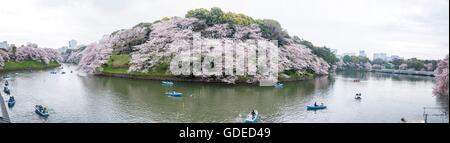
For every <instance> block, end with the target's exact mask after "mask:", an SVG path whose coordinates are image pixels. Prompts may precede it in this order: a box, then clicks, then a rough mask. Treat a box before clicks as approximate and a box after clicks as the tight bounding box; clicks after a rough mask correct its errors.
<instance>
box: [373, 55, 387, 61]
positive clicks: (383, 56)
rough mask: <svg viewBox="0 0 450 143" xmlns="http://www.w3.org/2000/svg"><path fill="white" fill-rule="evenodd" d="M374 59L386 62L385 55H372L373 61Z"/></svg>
mask: <svg viewBox="0 0 450 143" xmlns="http://www.w3.org/2000/svg"><path fill="white" fill-rule="evenodd" d="M376 59H381V60H383V61H387V60H388V57H387V55H386V53H375V54H373V60H376Z"/></svg>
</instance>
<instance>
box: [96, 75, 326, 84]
mask: <svg viewBox="0 0 450 143" xmlns="http://www.w3.org/2000/svg"><path fill="white" fill-rule="evenodd" d="M94 76H101V77H116V78H126V79H139V80H154V81H164V80H169V81H175V82H195V83H217V84H229V85H236V84H247V85H257V84H258V82H256V83H248V82H246V80H245V79H240V80H236V82H235V83H226V82H223V81H221V80H209V81H207V80H204V79H201V78H189V77H177V76H170V75H166V76H152V75H134V74H118V73H96V74H94ZM318 76H326V75H314V76H311V77H307V76H305V77H301V78H293V79H281V80H278V81H279V82H295V81H306V80H312V79H314V78H315V77H318Z"/></svg>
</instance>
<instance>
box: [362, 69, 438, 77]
mask: <svg viewBox="0 0 450 143" xmlns="http://www.w3.org/2000/svg"><path fill="white" fill-rule="evenodd" d="M368 72H378V73H388V74H401V75H415V76H429V77H434V76H435V75H434V72H431V71H411V70H390V69H384V70H370V71H368Z"/></svg>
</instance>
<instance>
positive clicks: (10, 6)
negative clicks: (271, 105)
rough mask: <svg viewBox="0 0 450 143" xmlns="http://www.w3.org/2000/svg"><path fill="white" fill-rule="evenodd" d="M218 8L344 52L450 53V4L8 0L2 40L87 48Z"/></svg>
mask: <svg viewBox="0 0 450 143" xmlns="http://www.w3.org/2000/svg"><path fill="white" fill-rule="evenodd" d="M211 7H220V8H222V10H224V11H232V12H238V13H244V14H246V15H249V16H251V17H253V18H258V19H263V18H268V19H275V20H278V21H279V22H280V23H281V25H282V27H283V28H285V29H286V30H287V31H288V32H289V34H290V35H298V36H299V37H301V38H304V39H306V40H309V41H311V42H313V43H314V44H315V45H319V46H327V47H329V48H334V49H338V53H339V54H342V53H346V52H354V53H358V51H359V50H365V51H366V52H367V53H368V54H369V56H370V57H372V54H373V53H375V52H385V53H388V55H400V56H403V57H406V58H410V57H418V58H422V59H441V58H443V57H444V56H445V55H447V54H448V53H449V49H448V48H449V40H448V39H449V0H1V1H0V41H8V43H13V44H16V45H21V44H25V43H27V42H33V43H37V44H38V45H40V46H41V47H49V48H59V47H61V46H64V45H67V44H68V41H69V40H71V39H75V40H77V41H78V43H79V44H88V43H91V42H94V41H97V40H99V39H100V38H101V37H102V35H104V34H109V33H111V32H113V31H115V30H118V29H124V28H130V27H132V26H134V25H136V24H137V23H139V22H153V21H155V20H158V19H161V18H162V17H166V16H167V17H171V16H184V14H185V13H186V12H187V11H188V10H191V9H195V8H208V9H209V8H211Z"/></svg>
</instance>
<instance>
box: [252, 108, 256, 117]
mask: <svg viewBox="0 0 450 143" xmlns="http://www.w3.org/2000/svg"><path fill="white" fill-rule="evenodd" d="M255 115H256V112H255V109H253V110H252V117H254V116H255Z"/></svg>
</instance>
